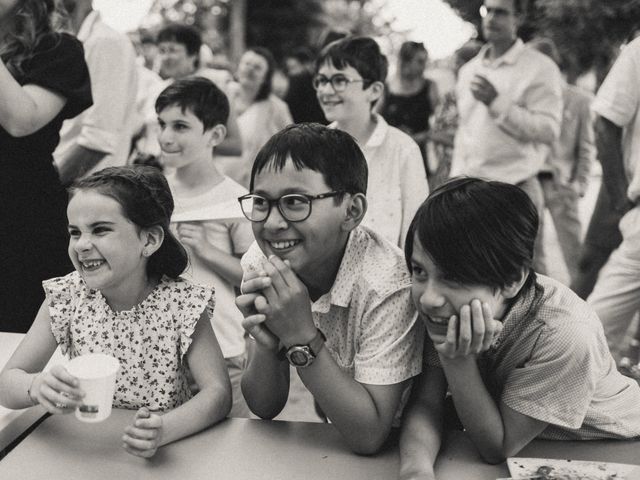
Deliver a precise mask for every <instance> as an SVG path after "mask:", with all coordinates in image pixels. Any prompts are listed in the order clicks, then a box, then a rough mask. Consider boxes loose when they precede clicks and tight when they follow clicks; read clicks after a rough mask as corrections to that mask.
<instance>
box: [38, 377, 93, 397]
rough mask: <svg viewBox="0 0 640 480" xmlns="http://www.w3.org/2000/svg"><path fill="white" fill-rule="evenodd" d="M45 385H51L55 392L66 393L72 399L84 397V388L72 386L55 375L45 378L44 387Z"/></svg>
mask: <svg viewBox="0 0 640 480" xmlns="http://www.w3.org/2000/svg"><path fill="white" fill-rule="evenodd" d="M44 386H47V387H49V388H50V389H51V390H53V391H55V392H61V393H64V394H66V395H67V398H70V399H78V400H79V399H81V398H82V397H84V392H83V391H82V390H80V389H79V388H76V387H74V386H71V385H69V384H68V383H66V382H62V381H60V380H58V379H57V378H56V377H53V376H49V377H48V378H46V379H44V381H43V387H44Z"/></svg>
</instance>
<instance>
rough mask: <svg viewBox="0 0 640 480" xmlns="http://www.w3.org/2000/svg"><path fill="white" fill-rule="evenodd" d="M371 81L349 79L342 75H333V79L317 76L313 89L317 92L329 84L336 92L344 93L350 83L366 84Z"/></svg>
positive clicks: (314, 79)
mask: <svg viewBox="0 0 640 480" xmlns="http://www.w3.org/2000/svg"><path fill="white" fill-rule="evenodd" d="M368 81H369V80H367V79H365V78H358V79H353V78H349V77H347V76H346V75H342V74H341V73H337V74H335V75H331V77H326V76H324V75H320V74H318V75H316V76H315V77H313V88H315V89H316V90H320V88H322V87H326V86H327V84H329V83H330V84H331V87H333V90H334V91H335V92H344V91H345V90H346V89H347V87H348V86H349V84H350V83H357V82H363V83H366V82H368Z"/></svg>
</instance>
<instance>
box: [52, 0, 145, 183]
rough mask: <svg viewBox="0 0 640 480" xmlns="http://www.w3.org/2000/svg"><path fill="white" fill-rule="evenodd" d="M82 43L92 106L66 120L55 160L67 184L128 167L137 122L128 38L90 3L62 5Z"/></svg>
mask: <svg viewBox="0 0 640 480" xmlns="http://www.w3.org/2000/svg"><path fill="white" fill-rule="evenodd" d="M63 5H64V7H65V8H66V10H67V12H69V16H70V19H71V28H72V30H73V31H74V32H75V33H76V35H77V36H78V39H79V40H80V41H81V42H82V44H83V46H84V51H85V59H86V61H87V65H88V67H89V74H90V75H91V90H92V93H93V106H92V107H90V108H89V109H87V110H85V111H84V112H83V113H81V114H80V115H78V116H77V117H75V118H73V119H71V120H67V121H66V122H65V123H64V124H63V125H62V129H61V131H60V144H59V145H58V148H57V149H56V151H55V152H54V160H55V163H56V166H57V168H58V171H59V173H60V178H61V180H62V183H63V184H69V183H71V182H72V181H73V180H74V179H75V178H77V177H82V176H84V175H86V174H88V173H90V172H93V171H96V170H100V169H102V168H104V167H108V166H116V165H124V164H125V163H126V161H127V157H128V155H129V145H130V141H131V136H132V133H133V132H132V129H133V123H132V120H133V119H134V118H135V102H136V91H137V86H138V79H137V68H136V54H135V50H134V48H133V45H132V44H131V41H130V40H129V38H128V37H127V36H126V35H125V34H123V33H119V32H116V31H115V30H113V29H112V28H110V27H109V26H107V25H106V24H105V23H104V22H103V21H102V19H101V18H100V14H99V13H98V12H97V11H95V10H93V8H92V6H91V5H92V2H91V0H64V1H63Z"/></svg>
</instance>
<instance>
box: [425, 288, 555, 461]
mask: <svg viewBox="0 0 640 480" xmlns="http://www.w3.org/2000/svg"><path fill="white" fill-rule="evenodd" d="M487 318H492V313H491V311H490V309H489V307H488V305H486V304H484V305H480V303H479V302H477V301H475V300H474V301H473V302H472V303H471V305H465V306H463V307H462V308H461V309H460V316H459V318H458V317H457V316H454V317H452V319H451V320H450V321H449V326H448V330H447V336H446V340H445V341H444V342H442V343H438V344H435V348H436V350H437V351H438V355H439V357H440V362H441V364H442V368H443V370H444V373H445V376H446V378H447V382H448V385H449V391H450V392H451V395H452V397H453V403H454V405H455V407H456V411H457V413H458V416H459V418H460V421H461V422H462V424H463V425H464V428H465V431H466V432H467V434H468V435H469V437H470V438H471V441H472V442H473V444H474V445H475V446H476V448H477V449H478V451H479V453H480V455H481V456H482V458H483V459H484V460H485V461H486V462H488V463H500V462H503V461H504V460H505V458H506V457H508V456H512V455H514V454H516V453H518V452H519V451H520V450H521V449H522V448H523V447H524V446H525V445H527V444H528V443H529V442H530V441H531V440H533V439H534V438H535V437H536V436H537V435H538V434H540V432H542V431H543V430H544V429H545V428H546V426H547V425H548V424H547V423H546V422H543V421H540V420H537V419H534V418H531V417H528V416H526V415H523V414H521V413H518V412H516V411H515V410H513V409H512V408H510V407H508V406H507V405H505V404H504V403H503V402H501V403H500V404H499V405H498V404H496V402H495V401H494V399H493V398H492V397H491V394H490V393H489V391H488V390H487V388H486V386H485V384H484V382H483V380H482V377H481V375H480V370H479V368H478V364H477V361H476V354H475V353H470V349H469V347H470V344H471V341H472V340H471V339H472V337H473V330H474V327H473V326H475V325H482V324H484V323H485V319H487ZM458 324H459V325H460V327H459V333H458V332H457V330H458Z"/></svg>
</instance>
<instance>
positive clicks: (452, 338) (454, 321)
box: [446, 315, 458, 352]
mask: <svg viewBox="0 0 640 480" xmlns="http://www.w3.org/2000/svg"><path fill="white" fill-rule="evenodd" d="M457 330H458V317H457V316H456V315H452V316H451V318H450V319H449V325H448V326H447V341H446V345H447V347H448V349H450V351H452V352H455V350H456V348H457V342H458V331H457Z"/></svg>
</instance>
